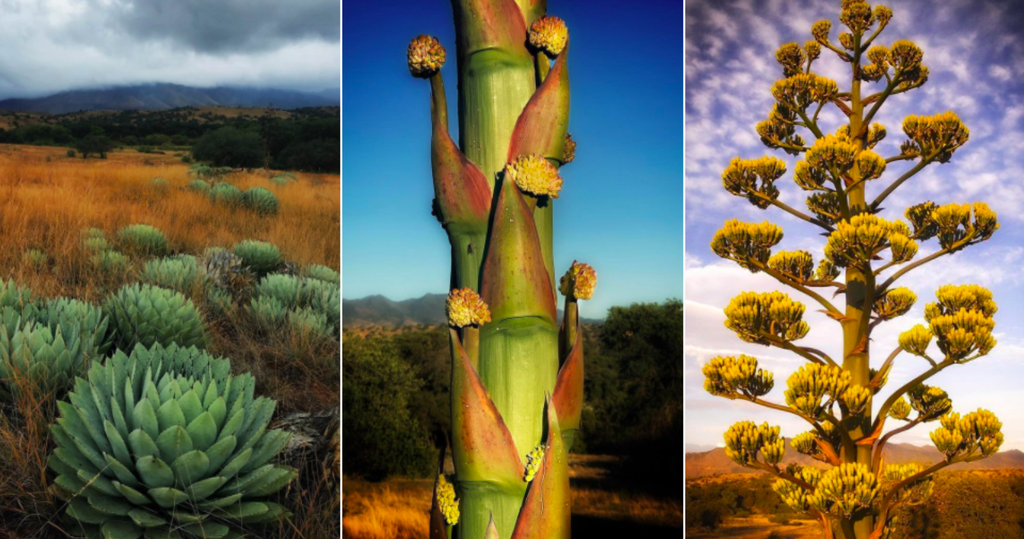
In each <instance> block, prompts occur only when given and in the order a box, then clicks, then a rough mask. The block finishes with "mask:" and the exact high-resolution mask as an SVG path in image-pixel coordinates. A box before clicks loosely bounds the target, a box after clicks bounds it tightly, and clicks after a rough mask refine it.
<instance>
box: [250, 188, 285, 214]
mask: <svg viewBox="0 0 1024 539" xmlns="http://www.w3.org/2000/svg"><path fill="white" fill-rule="evenodd" d="M242 205H243V206H245V207H246V208H248V209H250V210H252V211H254V212H256V213H258V214H260V215H277V207H278V203H277V197H276V196H274V193H271V192H270V191H268V190H266V189H264V188H262V187H250V188H249V189H247V190H246V191H245V193H242Z"/></svg>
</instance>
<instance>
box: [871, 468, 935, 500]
mask: <svg viewBox="0 0 1024 539" xmlns="http://www.w3.org/2000/svg"><path fill="white" fill-rule="evenodd" d="M923 469H924V466H921V465H920V464H917V463H909V464H890V465H888V466H886V467H885V469H883V470H882V488H883V489H891V488H892V487H894V486H896V485H897V484H899V483H900V482H901V481H904V480H906V479H909V478H911V477H913V476H914V475H916V474H918V473H919V472H921V470H923ZM932 479H933V476H926V477H921V478H919V479H915V480H914V481H913V482H911V483H910V484H908V485H906V486H904V487H903V488H901V489H900V492H899V493H898V494H897V496H898V497H897V498H896V499H897V501H898V502H901V503H919V502H922V501H924V500H925V499H927V498H928V496H930V495H931V492H932V487H933V485H934V482H933V480H932Z"/></svg>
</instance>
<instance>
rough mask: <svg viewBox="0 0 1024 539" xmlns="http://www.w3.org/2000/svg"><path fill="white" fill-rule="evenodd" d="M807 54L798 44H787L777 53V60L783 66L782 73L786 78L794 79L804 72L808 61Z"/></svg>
mask: <svg viewBox="0 0 1024 539" xmlns="http://www.w3.org/2000/svg"><path fill="white" fill-rule="evenodd" d="M806 54H807V53H806V52H804V50H803V49H802V48H800V45H798V44H796V43H786V44H784V45H782V46H781V47H779V50H777V51H775V59H776V60H777V61H778V62H779V64H780V65H782V73H783V75H784V76H786V77H792V76H793V75H798V74H800V73H802V72H803V67H804V62H806V61H807V56H806Z"/></svg>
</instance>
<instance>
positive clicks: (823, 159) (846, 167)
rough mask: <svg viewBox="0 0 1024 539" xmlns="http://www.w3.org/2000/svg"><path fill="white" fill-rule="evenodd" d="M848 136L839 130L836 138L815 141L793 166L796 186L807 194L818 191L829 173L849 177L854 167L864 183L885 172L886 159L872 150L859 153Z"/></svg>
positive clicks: (830, 176) (833, 136) (843, 130)
mask: <svg viewBox="0 0 1024 539" xmlns="http://www.w3.org/2000/svg"><path fill="white" fill-rule="evenodd" d="M847 133H848V128H845V129H840V131H839V132H837V133H836V134H835V135H831V134H830V135H825V136H824V137H822V138H820V139H818V140H816V141H815V142H814V144H813V145H812V146H811V147H810V148H809V149H808V150H807V155H806V157H805V158H804V160H803V161H799V162H797V164H796V173H795V174H794V179H795V181H796V183H797V185H799V186H800V187H801V188H803V189H804V190H807V191H815V190H820V189H822V185H823V184H824V183H825V181H826V180H828V179H830V178H832V174H838V175H839V176H842V177H844V178H848V177H849V173H850V172H851V170H852V169H853V166H854V164H856V165H857V166H858V170H859V171H860V177H861V178H862V179H864V180H873V179H875V178H878V177H879V176H881V175H882V173H884V172H885V159H883V158H882V156H880V155H878V154H877V153H875V152H873V151H872V150H860V149H859V148H858V146H857V144H856V143H854V141H852V140H850V138H849V137H848V136H847ZM883 133H884V128H883ZM882 136H884V134H883V135H882Z"/></svg>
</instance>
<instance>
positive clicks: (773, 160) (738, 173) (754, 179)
mask: <svg viewBox="0 0 1024 539" xmlns="http://www.w3.org/2000/svg"><path fill="white" fill-rule="evenodd" d="M785 173H786V163H784V162H783V161H782V160H781V159H779V158H777V157H770V156H765V157H759V158H757V159H740V158H739V157H736V158H733V160H732V161H730V162H729V166H728V167H726V169H725V171H723V172H722V184H723V185H724V186H725V190H726V191H729V192H730V193H732V194H734V195H736V196H741V197H747V200H749V201H750V203H751V204H753V205H754V206H757V207H758V208H761V209H762V210H763V209H765V208H767V207H768V206H770V205H771V203H772V201H773V200H775V199H776V198H778V197H779V190H778V188H776V187H775V180H777V179H779V178H781V177H782V175H783V174H785Z"/></svg>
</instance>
